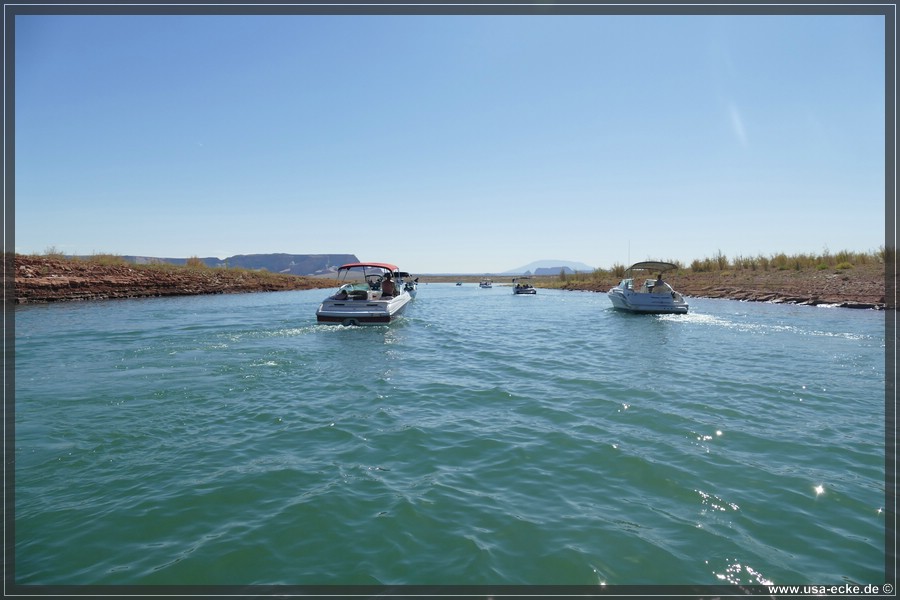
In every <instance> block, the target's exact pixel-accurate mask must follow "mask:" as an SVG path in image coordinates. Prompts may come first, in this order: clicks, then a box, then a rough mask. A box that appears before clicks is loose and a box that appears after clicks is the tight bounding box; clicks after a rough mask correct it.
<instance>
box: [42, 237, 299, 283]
mask: <svg viewBox="0 0 900 600" xmlns="http://www.w3.org/2000/svg"><path fill="white" fill-rule="evenodd" d="M32 256H36V257H43V258H49V259H52V260H59V261H72V262H76V263H81V264H86V265H98V266H103V267H127V268H130V269H134V270H136V271H145V272H150V273H153V272H156V273H169V274H172V273H193V274H205V275H209V276H214V275H216V273H217V272H220V273H223V274H227V275H228V276H229V277H230V278H245V279H251V280H253V281H256V282H261V283H265V282H267V281H271V282H275V281H279V280H281V281H283V280H284V279H285V278H292V277H293V278H296V277H298V276H297V275H286V274H284V273H272V272H271V271H266V270H254V269H245V268H241V267H229V268H223V267H210V266H208V265H207V264H206V263H204V262H203V260H201V259H200V258H198V257H197V256H192V257H190V258H188V259H187V261H186V262H185V264H184V265H176V264H173V263H169V262H164V261H159V262H152V263H144V264H137V263H133V262H131V261H129V260H127V259H125V258H124V257H122V256H119V255H116V254H104V253H96V254H92V255H90V256H70V255H66V254H64V253H63V252H61V251H59V250H57V249H56V248H55V247H52V246H51V247H49V248H47V249H46V250H45V251H44V252H43V254H38V253H34V254H32ZM304 279H305V278H304Z"/></svg>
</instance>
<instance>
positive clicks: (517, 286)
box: [512, 277, 537, 294]
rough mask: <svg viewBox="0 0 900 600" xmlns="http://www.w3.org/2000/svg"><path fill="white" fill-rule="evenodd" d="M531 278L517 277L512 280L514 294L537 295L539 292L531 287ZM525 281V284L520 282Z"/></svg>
mask: <svg viewBox="0 0 900 600" xmlns="http://www.w3.org/2000/svg"><path fill="white" fill-rule="evenodd" d="M530 279H531V278H530V277H517V278H515V279H513V280H512V282H513V294H537V290H536V289H534V286H533V285H531V281H530ZM520 280H524V283H522V282H520Z"/></svg>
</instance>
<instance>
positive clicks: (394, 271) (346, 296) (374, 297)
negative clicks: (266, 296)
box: [316, 262, 418, 325]
mask: <svg viewBox="0 0 900 600" xmlns="http://www.w3.org/2000/svg"><path fill="white" fill-rule="evenodd" d="M417 282H418V278H416V279H412V278H411V277H410V275H409V273H406V272H404V271H400V270H399V269H398V268H397V266H396V265H392V264H390V263H380V262H372V263H363V262H357V263H347V264H345V265H341V266H340V267H338V283H339V285H340V287H339V288H338V291H337V292H335V293H334V294H332V295H331V296H328V297H327V298H326V299H325V300H323V301H322V303H321V304H320V305H319V309H318V310H317V311H316V320H317V321H318V322H319V323H328V324H334V325H384V324H387V323H391V322H392V321H394V319H396V317H398V316H399V315H401V314H402V313H403V311H404V309H406V306H407V305H408V304H409V303H410V301H412V299H413V298H414V297H415V294H416V284H417Z"/></svg>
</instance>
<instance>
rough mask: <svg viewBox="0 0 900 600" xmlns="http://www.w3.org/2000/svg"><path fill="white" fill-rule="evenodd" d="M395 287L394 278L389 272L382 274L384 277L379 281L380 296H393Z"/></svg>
mask: <svg viewBox="0 0 900 600" xmlns="http://www.w3.org/2000/svg"><path fill="white" fill-rule="evenodd" d="M396 291H397V289H396V288H395V287H394V280H393V279H392V278H391V274H390V273H385V274H384V279H383V280H382V281H381V296H382V297H383V298H384V297H390V296H393V295H394V293H395V292H396Z"/></svg>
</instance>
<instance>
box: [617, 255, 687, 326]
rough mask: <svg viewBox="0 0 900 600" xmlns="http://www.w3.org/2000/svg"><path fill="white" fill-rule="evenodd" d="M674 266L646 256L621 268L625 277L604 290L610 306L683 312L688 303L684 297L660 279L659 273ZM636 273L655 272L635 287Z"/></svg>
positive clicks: (640, 310)
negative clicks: (656, 274) (655, 275)
mask: <svg viewBox="0 0 900 600" xmlns="http://www.w3.org/2000/svg"><path fill="white" fill-rule="evenodd" d="M676 269H678V266H677V265H673V264H672V263H667V262H659V261H655V260H648V261H644V262H639V263H635V264H633V265H631V266H630V267H628V268H627V269H625V274H624V275H625V278H624V279H622V281H621V282H619V285H617V286H616V287H614V288H612V289H611V290H609V292H607V295H608V296H609V299H610V301H611V302H612V304H613V307H615V308H617V309H619V310H626V311H629V312H634V313H655V314H666V313H675V314H685V313H687V311H688V304H687V302H686V301H685V299H684V297H683V296H682V295H681V294H680V293H678V292H676V291H675V290H674V289H672V286H671V285H669V284H668V283H666V282H665V281H663V278H662V274H663V273H666V272H667V271H674V270H676ZM639 273H658V276H657V278H656V279H647V280H645V281H644V283H643V284H641V285H640V286H639V287H635V276H636V275H637V274H639Z"/></svg>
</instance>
